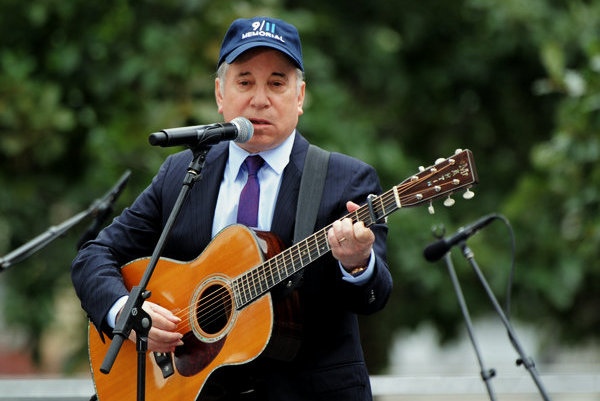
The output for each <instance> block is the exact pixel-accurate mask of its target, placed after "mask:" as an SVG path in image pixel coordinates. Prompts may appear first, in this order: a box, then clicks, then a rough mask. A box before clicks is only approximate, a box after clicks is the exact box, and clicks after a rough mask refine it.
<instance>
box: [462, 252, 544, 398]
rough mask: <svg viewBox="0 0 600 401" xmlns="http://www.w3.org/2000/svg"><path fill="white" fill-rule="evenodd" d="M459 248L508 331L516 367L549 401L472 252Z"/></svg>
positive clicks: (533, 367) (534, 369)
mask: <svg viewBox="0 0 600 401" xmlns="http://www.w3.org/2000/svg"><path fill="white" fill-rule="evenodd" d="M459 247H460V248H461V250H462V252H463V255H464V256H465V258H466V259H467V261H469V263H470V264H471V266H472V267H473V270H474V271H475V274H477V277H478V278H479V281H480V282H481V284H482V285H483V288H484V289H485V292H486V294H487V296H488V298H489V299H490V301H491V302H492V304H493V305H494V309H495V310H496V313H497V314H498V316H500V319H501V320H502V323H503V324H504V327H505V328H506V330H507V331H508V336H509V338H510V342H511V343H512V345H513V347H514V348H515V350H516V351H517V353H518V354H519V359H517V365H523V366H524V367H525V368H526V369H527V371H528V372H529V374H530V375H531V378H532V379H533V381H534V383H535V385H536V386H537V388H538V390H539V392H540V395H541V396H542V398H543V399H544V400H546V401H549V400H550V397H548V394H547V393H546V390H545V389H544V386H543V384H542V382H541V380H540V378H539V375H538V372H537V369H536V368H535V363H534V362H533V359H532V358H531V357H528V356H527V355H526V354H525V351H524V350H523V347H522V346H521V345H520V343H519V341H518V339H517V335H516V334H515V332H514V330H513V328H512V325H511V324H510V322H509V320H508V319H507V318H506V315H505V314H504V312H503V311H502V307H500V304H499V303H498V300H497V299H496V297H495V296H494V293H493V291H492V289H491V288H490V286H489V285H488V283H487V280H486V279H485V277H484V275H483V273H482V272H481V270H480V269H479V266H478V265H477V262H476V261H475V256H474V254H473V252H472V251H471V249H469V247H468V246H467V244H466V242H465V241H462V242H461V243H460V244H459Z"/></svg>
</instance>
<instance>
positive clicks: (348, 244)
mask: <svg viewBox="0 0 600 401" xmlns="http://www.w3.org/2000/svg"><path fill="white" fill-rule="evenodd" d="M359 207H360V206H359V205H357V204H356V203H354V202H346V208H347V209H348V212H354V211H355V210H357V209H358V208H359ZM327 240H328V241H329V246H330V247H331V253H332V254H333V257H334V258H336V259H337V260H338V261H339V262H340V263H341V264H342V266H343V267H344V269H346V270H347V271H348V272H351V271H352V270H354V269H355V268H357V267H362V266H367V264H368V263H369V258H370V255H371V249H372V248H373V243H374V242H375V234H373V231H371V229H370V228H367V227H365V224H364V223H363V222H362V221H358V222H356V223H354V224H352V220H350V219H349V218H345V219H343V220H336V221H334V222H333V224H332V227H331V228H330V229H329V231H328V232H327Z"/></svg>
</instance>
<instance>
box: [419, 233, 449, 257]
mask: <svg viewBox="0 0 600 401" xmlns="http://www.w3.org/2000/svg"><path fill="white" fill-rule="evenodd" d="M446 252H448V245H447V244H446V241H445V240H443V239H441V240H439V241H436V242H434V243H432V244H429V245H427V247H426V248H425V249H424V250H423V256H424V257H425V259H426V260H427V261H428V262H435V261H437V260H439V259H440V258H441V257H442V256H444V254H445V253H446Z"/></svg>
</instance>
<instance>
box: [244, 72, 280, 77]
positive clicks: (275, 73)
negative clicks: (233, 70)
mask: <svg viewBox="0 0 600 401" xmlns="http://www.w3.org/2000/svg"><path fill="white" fill-rule="evenodd" d="M247 75H252V73H251V72H250V71H244V72H240V73H239V74H238V75H237V76H238V77H245V76H247ZM273 75H274V76H276V77H281V78H287V77H288V75H287V74H286V73H283V72H276V71H275V72H272V73H271V76H273Z"/></svg>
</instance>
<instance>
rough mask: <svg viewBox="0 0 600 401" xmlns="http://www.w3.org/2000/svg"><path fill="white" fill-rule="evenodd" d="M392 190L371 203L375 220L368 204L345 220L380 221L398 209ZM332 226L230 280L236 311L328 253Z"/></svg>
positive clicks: (398, 205) (367, 224) (366, 223)
mask: <svg viewBox="0 0 600 401" xmlns="http://www.w3.org/2000/svg"><path fill="white" fill-rule="evenodd" d="M395 189H396V187H394V188H392V189H390V190H389V191H387V192H386V193H384V194H382V195H381V196H378V197H375V198H373V199H372V200H371V205H372V208H373V213H374V215H375V216H376V217H375V218H374V216H371V212H370V208H369V205H368V204H365V205H363V206H361V207H360V208H359V209H357V210H355V211H354V212H351V213H348V214H347V215H346V216H345V217H344V218H350V219H351V220H352V223H356V222H358V221H362V222H363V223H364V224H365V226H366V227H370V226H372V225H373V224H375V222H376V220H379V219H383V218H385V217H386V216H388V215H389V214H391V213H393V212H395V211H396V210H398V209H399V208H400V203H399V200H397V197H396V195H395ZM331 226H332V224H330V225H328V226H327V227H324V228H322V229H321V230H319V231H317V232H316V233H314V234H312V235H311V236H309V237H308V238H306V239H304V240H302V241H300V242H298V243H297V244H295V245H293V246H291V247H290V248H288V249H286V250H285V251H283V252H281V253H279V254H278V255H276V256H274V257H272V258H271V259H269V260H267V261H265V262H264V263H262V264H260V265H258V266H257V267H255V268H253V269H251V270H249V271H248V272H246V273H245V274H244V275H242V276H240V277H238V278H236V279H235V280H233V283H232V286H233V289H234V293H235V297H236V306H237V308H238V309H241V308H243V307H244V306H246V305H247V304H249V303H251V302H252V301H254V300H255V299H256V298H258V297H260V296H261V295H263V294H265V293H266V292H268V291H270V290H271V289H272V288H273V287H275V286H276V285H277V284H279V283H281V282H283V281H285V280H286V279H288V278H289V277H291V276H292V275H294V274H295V273H297V272H299V271H300V270H302V269H303V268H305V267H306V266H307V265H309V264H310V263H312V262H314V261H315V260H317V259H318V258H320V257H321V256H323V255H325V254H326V253H328V252H329V251H331V248H330V246H329V242H328V241H327V232H328V231H329V229H330V228H331Z"/></svg>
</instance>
